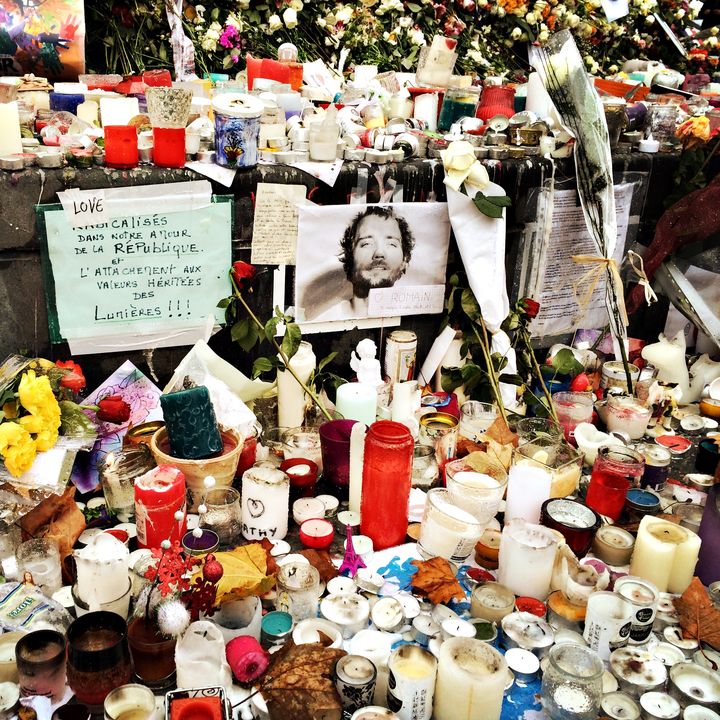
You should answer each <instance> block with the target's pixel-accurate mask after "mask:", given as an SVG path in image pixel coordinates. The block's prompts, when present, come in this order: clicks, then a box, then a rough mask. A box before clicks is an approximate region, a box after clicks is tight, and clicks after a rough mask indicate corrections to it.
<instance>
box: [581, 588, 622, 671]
mask: <svg viewBox="0 0 720 720" xmlns="http://www.w3.org/2000/svg"><path fill="white" fill-rule="evenodd" d="M634 614H635V613H634V610H633V606H632V604H631V603H630V602H629V601H628V600H626V599H625V598H623V597H620V595H618V594H617V593H613V592H607V591H603V592H595V593H593V594H592V595H591V596H590V597H589V599H588V605H587V613H586V615H585V632H584V634H583V637H584V638H585V641H586V642H587V644H588V646H589V647H590V648H591V649H592V650H594V651H595V652H596V653H597V654H598V655H599V656H600V658H601V659H602V660H608V659H609V657H610V653H611V652H612V651H613V650H614V649H616V648H618V647H621V646H622V645H626V644H627V642H628V639H629V638H630V628H631V622H632V619H633V616H634Z"/></svg>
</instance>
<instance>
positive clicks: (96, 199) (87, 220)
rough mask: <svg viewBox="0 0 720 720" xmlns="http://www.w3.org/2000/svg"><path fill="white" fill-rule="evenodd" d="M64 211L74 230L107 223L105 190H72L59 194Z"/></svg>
mask: <svg viewBox="0 0 720 720" xmlns="http://www.w3.org/2000/svg"><path fill="white" fill-rule="evenodd" d="M58 196H59V197H60V202H61V203H62V206H63V210H64V211H65V215H66V216H67V219H68V220H69V221H70V224H71V225H72V226H73V227H74V228H81V227H87V226H88V225H97V224H99V223H104V222H107V220H108V214H107V206H106V202H105V190H103V189H102V188H98V189H97V190H78V189H77V188H71V189H70V190H65V191H64V192H61V193H58Z"/></svg>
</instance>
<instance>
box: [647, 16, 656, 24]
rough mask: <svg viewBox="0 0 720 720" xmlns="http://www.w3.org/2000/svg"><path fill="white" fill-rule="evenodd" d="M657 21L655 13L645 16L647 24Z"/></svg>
mask: <svg viewBox="0 0 720 720" xmlns="http://www.w3.org/2000/svg"><path fill="white" fill-rule="evenodd" d="M654 22H655V16H654V15H648V16H647V17H646V18H645V24H646V25H652V24H653V23H654Z"/></svg>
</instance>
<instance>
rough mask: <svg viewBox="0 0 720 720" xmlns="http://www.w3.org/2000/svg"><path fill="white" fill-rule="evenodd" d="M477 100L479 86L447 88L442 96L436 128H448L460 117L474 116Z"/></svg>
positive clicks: (478, 99) (478, 100)
mask: <svg viewBox="0 0 720 720" xmlns="http://www.w3.org/2000/svg"><path fill="white" fill-rule="evenodd" d="M479 102H480V88H476V87H468V88H448V89H447V90H446V91H445V94H444V96H443V102H442V107H441V109H440V117H439V118H438V129H439V130H449V129H450V126H451V125H453V124H454V123H456V122H457V121H458V120H460V119H461V118H464V117H471V118H474V117H475V113H476V111H477V107H478V103H479Z"/></svg>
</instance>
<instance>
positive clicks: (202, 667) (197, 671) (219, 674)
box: [175, 620, 232, 689]
mask: <svg viewBox="0 0 720 720" xmlns="http://www.w3.org/2000/svg"><path fill="white" fill-rule="evenodd" d="M175 669H176V671H177V686H178V687H179V688H192V687H197V685H198V681H199V680H202V682H201V683H200V684H201V685H204V686H207V687H210V686H213V685H221V686H222V687H224V688H226V689H229V688H230V687H231V686H232V674H231V672H230V666H229V665H228V663H227V660H226V659H225V640H224V638H223V636H222V633H221V632H220V629H219V628H218V627H217V625H215V623H212V622H209V621H208V620H198V621H197V622H194V623H191V624H190V626H189V627H188V629H187V630H186V631H185V632H184V633H183V635H182V636H181V637H180V639H179V640H178V642H177V645H176V646H175Z"/></svg>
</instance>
